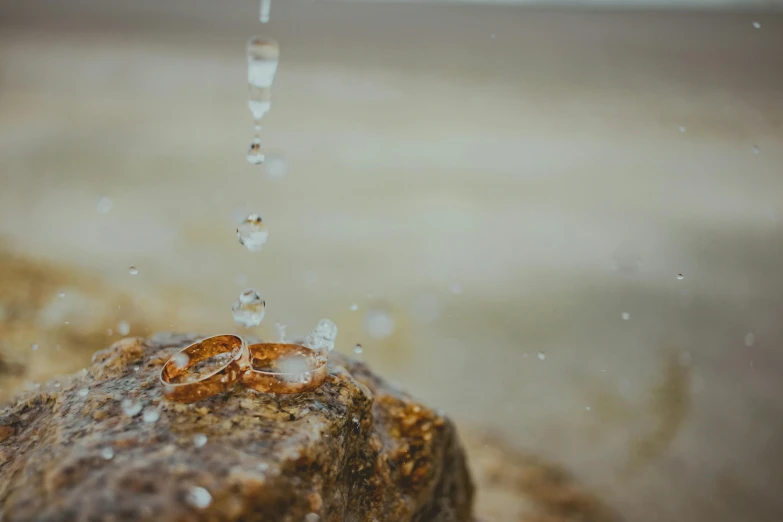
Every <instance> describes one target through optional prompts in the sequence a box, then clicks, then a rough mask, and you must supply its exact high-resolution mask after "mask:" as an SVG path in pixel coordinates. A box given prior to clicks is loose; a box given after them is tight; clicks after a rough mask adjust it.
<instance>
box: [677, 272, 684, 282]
mask: <svg viewBox="0 0 783 522" xmlns="http://www.w3.org/2000/svg"><path fill="white" fill-rule="evenodd" d="M683 279H685V276H684V275H682V274H677V280H678V281H682V280H683Z"/></svg>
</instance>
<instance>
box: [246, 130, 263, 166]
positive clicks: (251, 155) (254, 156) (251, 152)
mask: <svg viewBox="0 0 783 522" xmlns="http://www.w3.org/2000/svg"><path fill="white" fill-rule="evenodd" d="M247 162H248V163H250V164H251V165H260V164H262V163H263V162H264V153H263V152H261V138H259V137H258V136H256V137H255V138H253V141H252V142H251V143H250V148H249V149H248V151H247Z"/></svg>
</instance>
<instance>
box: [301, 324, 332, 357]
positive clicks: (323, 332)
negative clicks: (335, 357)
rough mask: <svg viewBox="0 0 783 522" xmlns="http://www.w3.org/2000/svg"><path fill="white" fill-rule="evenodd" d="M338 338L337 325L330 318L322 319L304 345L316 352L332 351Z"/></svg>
mask: <svg viewBox="0 0 783 522" xmlns="http://www.w3.org/2000/svg"><path fill="white" fill-rule="evenodd" d="M336 339H337V325H336V324H334V323H333V322H332V321H330V320H329V319H321V320H320V321H318V324H317V325H316V326H315V328H314V329H313V331H312V332H310V333H309V334H308V335H307V338H305V341H304V345H305V346H307V347H308V348H312V349H313V350H315V351H316V352H324V351H325V352H331V351H332V350H334V341H335V340H336Z"/></svg>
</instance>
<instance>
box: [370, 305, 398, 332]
mask: <svg viewBox="0 0 783 522" xmlns="http://www.w3.org/2000/svg"><path fill="white" fill-rule="evenodd" d="M394 327H395V324H394V318H393V317H392V316H391V314H390V313H389V311H388V310H386V309H385V308H382V307H372V308H370V309H369V310H367V311H366V312H365V313H364V330H365V331H366V332H367V333H368V334H369V335H370V336H372V337H374V338H375V339H384V338H386V337H389V336H390V335H391V334H392V333H393V332H394Z"/></svg>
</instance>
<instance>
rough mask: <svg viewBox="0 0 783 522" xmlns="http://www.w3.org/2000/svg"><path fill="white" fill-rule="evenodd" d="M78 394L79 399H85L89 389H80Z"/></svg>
mask: <svg viewBox="0 0 783 522" xmlns="http://www.w3.org/2000/svg"><path fill="white" fill-rule="evenodd" d="M77 393H78V394H79V397H87V396H88V395H89V394H90V390H89V388H82V389H81V390H79V391H78V392H77Z"/></svg>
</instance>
